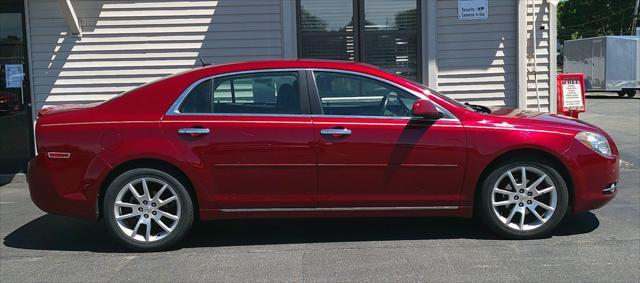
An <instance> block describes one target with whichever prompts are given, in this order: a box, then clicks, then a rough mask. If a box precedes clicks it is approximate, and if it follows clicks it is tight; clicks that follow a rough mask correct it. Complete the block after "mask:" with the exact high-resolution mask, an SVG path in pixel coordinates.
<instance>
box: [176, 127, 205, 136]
mask: <svg viewBox="0 0 640 283" xmlns="http://www.w3.org/2000/svg"><path fill="white" fill-rule="evenodd" d="M209 132H210V131H209V129H208V128H182V129H179V130H178V134H180V135H190V136H192V137H197V136H204V135H208V134H209Z"/></svg>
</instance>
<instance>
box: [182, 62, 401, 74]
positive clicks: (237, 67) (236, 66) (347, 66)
mask: <svg viewBox="0 0 640 283" xmlns="http://www.w3.org/2000/svg"><path fill="white" fill-rule="evenodd" d="M286 68H320V69H338V70H351V71H358V72H365V73H385V74H389V73H388V72H386V71H384V70H382V69H380V68H378V67H375V66H372V65H368V64H363V63H355V62H349V61H339V60H316V59H295V60H262V61H244V62H236V63H226V64H220V65H210V66H205V67H201V68H196V69H193V70H191V71H188V72H186V73H190V72H206V73H209V74H223V73H230V72H242V71H251V70H260V69H286Z"/></svg>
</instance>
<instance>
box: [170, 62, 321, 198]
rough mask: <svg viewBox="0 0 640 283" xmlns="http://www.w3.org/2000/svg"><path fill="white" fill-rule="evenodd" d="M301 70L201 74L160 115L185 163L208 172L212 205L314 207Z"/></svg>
mask: <svg viewBox="0 0 640 283" xmlns="http://www.w3.org/2000/svg"><path fill="white" fill-rule="evenodd" d="M304 76H305V73H304V72H298V71H261V72H256V73H250V74H238V75H230V76H224V77H216V78H212V79H206V80H202V81H201V82H199V83H197V84H195V85H194V87H193V88H192V89H191V90H190V91H189V93H188V95H187V96H185V98H184V101H183V102H182V103H181V104H180V105H179V106H177V108H175V109H172V110H170V113H168V114H167V115H166V116H165V118H164V119H163V121H162V127H163V130H164V132H165V135H166V136H168V137H169V138H170V139H171V140H172V142H173V143H174V144H175V146H176V148H177V149H178V151H179V153H180V154H181V155H182V156H183V158H184V159H185V160H188V161H189V162H191V163H193V165H192V166H200V167H202V168H203V169H202V171H205V172H207V173H208V176H207V178H208V182H207V183H210V184H211V187H210V188H207V190H208V192H210V194H209V197H210V199H209V200H210V201H211V202H212V203H213V204H215V206H217V207H220V208H228V209H243V208H278V207H313V206H315V201H314V197H315V194H316V189H317V183H316V180H317V172H316V165H315V163H316V156H315V154H316V153H315V145H314V134H313V128H312V124H311V118H310V115H309V103H308V98H307V94H306V89H307V88H306V84H305V82H306V79H305V78H304Z"/></svg>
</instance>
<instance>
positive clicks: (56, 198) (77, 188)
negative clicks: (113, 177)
mask: <svg viewBox="0 0 640 283" xmlns="http://www.w3.org/2000/svg"><path fill="white" fill-rule="evenodd" d="M97 160H99V161H98V162H104V161H102V160H101V159H99V158H98V159H97ZM67 162H68V161H65V160H59V159H57V160H56V159H48V158H46V157H43V156H42V155H39V156H36V157H35V158H34V159H32V160H31V161H30V162H29V171H28V174H27V181H28V183H29V193H30V195H31V200H32V201H33V203H35V204H36V206H38V208H40V209H42V210H43V211H45V212H48V213H52V214H58V215H64V216H70V217H76V218H84V219H87V220H92V221H95V220H96V196H97V191H98V190H97V188H96V186H95V183H93V182H92V181H91V180H87V178H85V175H86V174H85V172H86V171H85V170H82V169H80V168H78V167H77V166H72V165H70V164H65V163H67ZM104 165H105V166H106V163H104Z"/></svg>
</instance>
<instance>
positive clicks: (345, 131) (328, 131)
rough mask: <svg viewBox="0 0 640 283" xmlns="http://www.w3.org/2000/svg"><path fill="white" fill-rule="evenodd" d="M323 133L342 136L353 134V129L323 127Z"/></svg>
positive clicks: (321, 132)
mask: <svg viewBox="0 0 640 283" xmlns="http://www.w3.org/2000/svg"><path fill="white" fill-rule="evenodd" d="M320 134H321V135H327V136H334V137H342V136H348V135H351V130H349V129H322V130H320Z"/></svg>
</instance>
